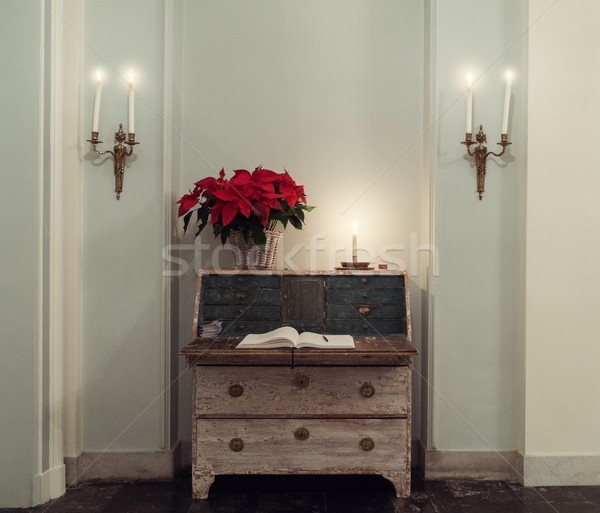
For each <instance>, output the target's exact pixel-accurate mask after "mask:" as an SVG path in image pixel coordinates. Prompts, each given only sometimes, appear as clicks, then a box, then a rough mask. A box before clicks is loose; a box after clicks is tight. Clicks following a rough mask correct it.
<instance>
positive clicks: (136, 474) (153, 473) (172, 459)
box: [65, 446, 181, 486]
mask: <svg viewBox="0 0 600 513" xmlns="http://www.w3.org/2000/svg"><path fill="white" fill-rule="evenodd" d="M180 452H181V450H180V448H179V446H176V447H175V448H174V449H172V450H168V451H139V452H87V451H84V452H82V453H81V454H80V455H79V456H77V457H74V458H65V465H66V482H67V485H68V486H77V485H80V484H82V483H89V482H97V481H125V480H127V481H166V480H171V479H173V477H174V476H175V472H176V470H177V468H178V465H177V460H178V458H179V457H180V456H179V454H180Z"/></svg>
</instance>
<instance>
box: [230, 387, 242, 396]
mask: <svg viewBox="0 0 600 513" xmlns="http://www.w3.org/2000/svg"><path fill="white" fill-rule="evenodd" d="M243 393H244V387H243V386H242V385H231V386H230V387H229V395H230V396H231V397H239V396H241V395H242V394H243Z"/></svg>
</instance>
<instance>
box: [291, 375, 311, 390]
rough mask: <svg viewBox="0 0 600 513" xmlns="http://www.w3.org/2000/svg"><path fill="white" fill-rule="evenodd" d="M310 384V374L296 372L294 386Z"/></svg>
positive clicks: (301, 386)
mask: <svg viewBox="0 0 600 513" xmlns="http://www.w3.org/2000/svg"><path fill="white" fill-rule="evenodd" d="M308 385H310V379H309V377H308V376H305V375H304V374H296V375H295V376H294V386H295V387H296V388H308Z"/></svg>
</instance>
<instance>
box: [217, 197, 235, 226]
mask: <svg viewBox="0 0 600 513" xmlns="http://www.w3.org/2000/svg"><path fill="white" fill-rule="evenodd" d="M238 211H239V209H238V204H237V203H233V202H228V203H225V204H224V205H223V213H222V214H221V221H222V222H223V226H227V225H228V224H230V223H231V221H233V218H234V217H235V216H236V215H237V213H238Z"/></svg>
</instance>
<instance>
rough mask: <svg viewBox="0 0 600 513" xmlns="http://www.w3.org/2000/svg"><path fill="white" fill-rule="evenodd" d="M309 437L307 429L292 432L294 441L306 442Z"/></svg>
mask: <svg viewBox="0 0 600 513" xmlns="http://www.w3.org/2000/svg"><path fill="white" fill-rule="evenodd" d="M308 436H309V433H308V429H306V428H303V427H300V428H298V429H296V431H294V438H295V439H296V440H307V439H308Z"/></svg>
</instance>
